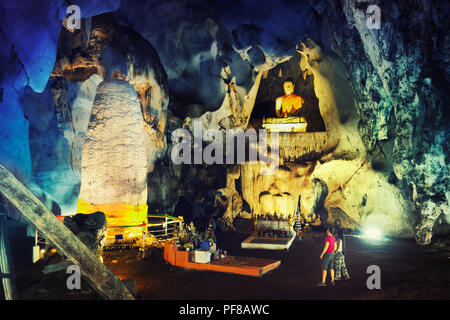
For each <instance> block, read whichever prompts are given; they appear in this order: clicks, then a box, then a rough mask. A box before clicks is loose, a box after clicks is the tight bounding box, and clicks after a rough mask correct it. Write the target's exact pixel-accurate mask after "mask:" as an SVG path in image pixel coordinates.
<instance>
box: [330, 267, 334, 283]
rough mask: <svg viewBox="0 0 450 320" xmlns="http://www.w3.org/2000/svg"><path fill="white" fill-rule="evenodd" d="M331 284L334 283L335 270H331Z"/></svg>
mask: <svg viewBox="0 0 450 320" xmlns="http://www.w3.org/2000/svg"><path fill="white" fill-rule="evenodd" d="M330 276H331V282H334V269H331V270H330Z"/></svg>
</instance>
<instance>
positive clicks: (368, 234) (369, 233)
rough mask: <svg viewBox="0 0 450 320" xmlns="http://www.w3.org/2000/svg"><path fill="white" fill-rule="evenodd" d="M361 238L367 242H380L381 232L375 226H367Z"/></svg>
mask: <svg viewBox="0 0 450 320" xmlns="http://www.w3.org/2000/svg"><path fill="white" fill-rule="evenodd" d="M363 236H364V238H366V239H368V240H382V239H383V232H382V231H381V230H380V228H378V227H375V226H368V227H365V228H364V229H363Z"/></svg>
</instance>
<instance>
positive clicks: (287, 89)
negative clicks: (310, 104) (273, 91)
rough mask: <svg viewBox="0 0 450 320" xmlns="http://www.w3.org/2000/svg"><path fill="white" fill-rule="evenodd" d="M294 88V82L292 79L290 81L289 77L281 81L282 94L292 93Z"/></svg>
mask: <svg viewBox="0 0 450 320" xmlns="http://www.w3.org/2000/svg"><path fill="white" fill-rule="evenodd" d="M294 88H295V84H294V81H292V79H291V78H287V79H286V80H285V81H284V82H283V89H284V94H285V95H290V94H292V93H294Z"/></svg>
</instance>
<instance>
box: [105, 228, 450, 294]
mask: <svg viewBox="0 0 450 320" xmlns="http://www.w3.org/2000/svg"><path fill="white" fill-rule="evenodd" d="M246 237H247V235H243V234H237V233H233V234H230V233H227V234H226V233H217V244H218V247H219V248H220V249H224V250H227V251H228V254H230V255H237V256H251V257H260V258H268V259H280V260H281V261H282V262H281V266H280V267H279V268H278V269H276V270H274V271H271V272H270V273H268V274H266V275H264V276H262V277H259V278H255V277H249V276H241V275H233V274H226V273H218V272H208V271H194V270H192V271H191V270H184V269H181V268H178V267H173V266H170V265H168V264H166V263H165V262H164V261H163V259H162V250H152V251H151V255H150V256H149V257H147V258H146V259H144V260H142V261H136V260H135V252H133V251H123V252H118V251H116V252H106V253H105V255H104V262H105V264H106V265H107V266H108V267H109V268H111V270H112V271H113V272H114V273H115V274H116V275H118V276H119V277H120V278H121V279H124V278H131V279H136V282H137V290H138V295H139V297H140V298H141V299H175V300H177V299H201V300H208V299H219V300H220V299H230V300H231V299H277V300H279V299H281V300H291V299H292V300H296V299H450V274H449V270H450V258H449V257H447V256H443V255H437V254H435V253H432V252H426V251H424V250H423V249H420V248H419V247H418V246H417V245H416V244H415V242H414V241H413V240H402V239H391V240H385V241H382V242H378V243H375V242H367V241H366V240H364V239H361V238H357V237H348V238H347V242H346V243H347V255H348V257H347V259H346V260H347V268H348V270H349V273H350V276H351V280H349V281H345V282H340V283H337V284H336V286H334V287H332V286H328V287H325V288H323V287H318V286H317V283H318V282H319V281H320V274H321V271H320V259H319V255H320V253H321V249H322V247H323V233H318V232H310V233H308V234H306V235H305V236H304V237H303V239H302V240H295V241H294V243H293V244H292V246H291V248H290V250H289V252H286V251H269V250H249V249H241V248H240V243H241V241H242V240H244V239H245V238H246ZM113 260H117V262H116V261H114V262H115V263H113V262H112V261H113ZM370 265H378V266H379V267H380V269H381V289H380V290H369V289H367V286H366V281H367V278H368V277H369V276H370V274H367V273H366V270H367V267H368V266H370Z"/></svg>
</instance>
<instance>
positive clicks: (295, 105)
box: [275, 78, 305, 122]
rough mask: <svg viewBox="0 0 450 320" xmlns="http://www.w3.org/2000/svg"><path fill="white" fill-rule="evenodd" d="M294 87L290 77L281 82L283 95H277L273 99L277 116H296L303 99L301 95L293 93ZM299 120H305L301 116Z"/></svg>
mask: <svg viewBox="0 0 450 320" xmlns="http://www.w3.org/2000/svg"><path fill="white" fill-rule="evenodd" d="M294 87H295V85H294V82H293V81H292V79H290V78H288V79H286V81H285V82H284V83H283V89H284V93H285V95H284V96H282V97H278V98H277V99H276V101H275V112H276V114H277V117H279V118H287V117H293V116H296V115H297V114H298V113H299V110H300V109H301V108H302V107H303V104H304V103H305V101H304V100H303V98H302V97H300V96H298V95H296V94H295V93H294ZM300 122H305V119H304V118H303V117H301V118H300Z"/></svg>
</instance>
